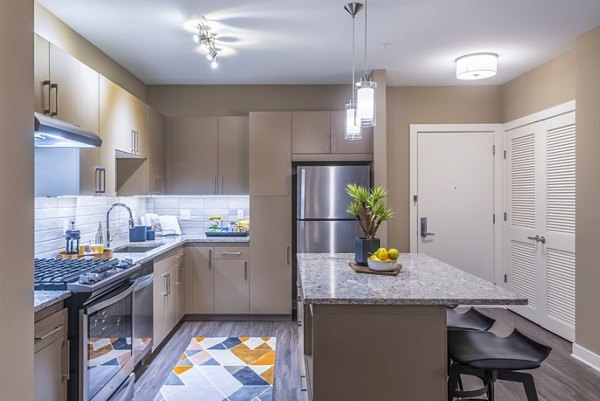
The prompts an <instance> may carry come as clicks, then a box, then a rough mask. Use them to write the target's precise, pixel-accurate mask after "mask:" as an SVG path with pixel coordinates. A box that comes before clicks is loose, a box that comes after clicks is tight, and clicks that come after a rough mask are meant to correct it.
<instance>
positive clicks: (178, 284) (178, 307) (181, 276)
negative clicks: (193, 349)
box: [174, 259, 187, 324]
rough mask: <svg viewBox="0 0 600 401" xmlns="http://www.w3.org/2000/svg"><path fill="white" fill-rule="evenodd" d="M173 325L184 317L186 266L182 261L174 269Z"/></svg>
mask: <svg viewBox="0 0 600 401" xmlns="http://www.w3.org/2000/svg"><path fill="white" fill-rule="evenodd" d="M174 280H175V324H177V323H179V321H180V320H181V319H183V316H184V315H185V311H186V306H185V296H186V295H185V294H186V282H187V280H186V266H185V260H184V259H182V260H181V262H180V264H178V265H177V267H176V268H175V278H174Z"/></svg>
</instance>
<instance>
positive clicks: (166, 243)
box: [34, 234, 250, 312]
mask: <svg viewBox="0 0 600 401" xmlns="http://www.w3.org/2000/svg"><path fill="white" fill-rule="evenodd" d="M249 242H250V237H207V236H206V235H203V234H202V235H178V236H169V237H158V238H157V239H156V240H155V241H145V242H133V243H129V242H120V243H118V242H114V243H113V246H112V247H111V248H112V249H115V248H118V247H120V246H124V245H129V246H142V247H145V246H151V245H155V244H157V245H159V246H158V247H157V248H155V249H152V250H150V251H148V252H144V253H137V252H136V253H120V252H119V253H114V254H113V258H118V259H125V258H128V259H132V260H133V263H136V264H137V263H144V262H147V261H149V260H152V259H155V258H157V257H159V256H161V255H162V254H164V253H166V252H169V251H171V250H173V249H175V248H178V247H180V246H184V245H186V244H203V243H206V244H226V245H227V244H231V245H232V246H235V245H241V246H244V245H247V244H248V243H249ZM70 296H71V292H70V291H34V312H39V311H41V310H42V309H44V308H47V307H49V306H52V305H54V304H56V303H58V302H61V301H62V300H64V299H66V298H68V297H70Z"/></svg>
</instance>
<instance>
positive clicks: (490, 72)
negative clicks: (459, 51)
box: [456, 53, 498, 80]
mask: <svg viewBox="0 0 600 401" xmlns="http://www.w3.org/2000/svg"><path fill="white" fill-rule="evenodd" d="M497 71H498V55H497V54H496V53H472V54H466V55H464V56H461V57H459V58H457V59H456V78H458V79H463V80H475V79H485V78H490V77H493V76H494V75H496V72H497Z"/></svg>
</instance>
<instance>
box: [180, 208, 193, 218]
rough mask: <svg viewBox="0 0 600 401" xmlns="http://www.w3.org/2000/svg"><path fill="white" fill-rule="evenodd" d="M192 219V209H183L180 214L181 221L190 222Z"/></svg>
mask: <svg viewBox="0 0 600 401" xmlns="http://www.w3.org/2000/svg"><path fill="white" fill-rule="evenodd" d="M191 218H192V213H191V212H190V209H181V211H180V212H179V219H180V220H189V219H191Z"/></svg>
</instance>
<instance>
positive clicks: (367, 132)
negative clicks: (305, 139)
mask: <svg viewBox="0 0 600 401" xmlns="http://www.w3.org/2000/svg"><path fill="white" fill-rule="evenodd" d="M345 134H346V112H345V111H333V112H331V153H336V154H370V155H372V154H373V128H363V129H362V139H359V140H356V141H348V140H346V139H344V135H345ZM371 159H372V158H371Z"/></svg>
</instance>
